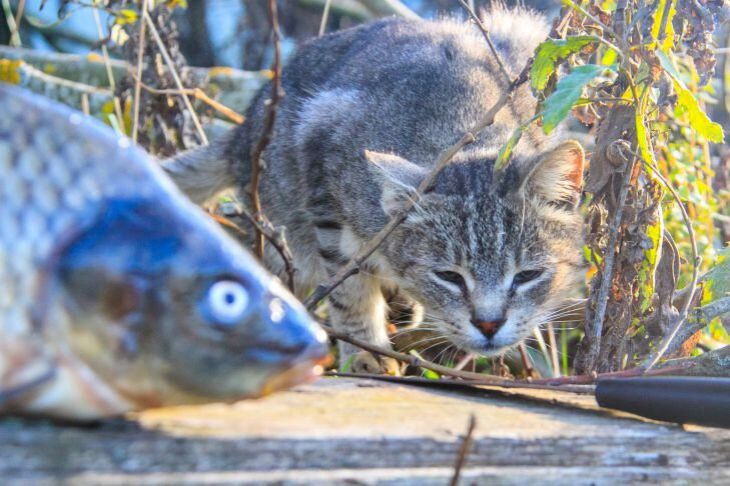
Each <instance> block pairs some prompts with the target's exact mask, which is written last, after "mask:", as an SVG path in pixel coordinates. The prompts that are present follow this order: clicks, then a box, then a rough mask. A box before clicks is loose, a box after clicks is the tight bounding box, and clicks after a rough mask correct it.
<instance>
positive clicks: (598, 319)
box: [584, 156, 636, 371]
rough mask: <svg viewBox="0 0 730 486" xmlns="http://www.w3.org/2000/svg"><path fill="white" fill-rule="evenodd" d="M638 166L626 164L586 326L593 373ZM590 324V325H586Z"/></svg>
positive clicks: (587, 365)
mask: <svg viewBox="0 0 730 486" xmlns="http://www.w3.org/2000/svg"><path fill="white" fill-rule="evenodd" d="M635 165H636V157H635V156H632V160H631V162H629V161H628V160H626V161H625V162H624V170H625V172H624V177H623V179H622V181H621V188H620V189H619V195H618V201H617V207H616V212H615V213H614V214H613V220H612V221H611V226H610V227H609V233H608V244H607V245H606V256H605V259H604V262H603V273H602V274H601V282H600V286H599V288H598V295H597V297H596V299H595V300H594V302H595V303H596V309H595V311H594V314H593V322H592V323H591V324H590V327H588V326H586V334H588V333H589V332H590V336H591V337H590V338H589V339H590V340H589V341H588V345H589V347H588V351H586V354H585V358H584V359H585V366H584V369H585V371H592V370H595V368H596V360H597V359H598V354H599V352H600V349H601V338H602V337H603V321H604V320H605V318H606V307H607V306H608V300H609V292H610V290H611V286H612V282H613V266H614V261H615V259H616V252H617V248H616V246H617V245H618V237H619V228H620V226H621V221H622V219H623V211H624V205H625V204H626V197H627V195H628V193H629V187H630V186H631V175H632V173H633V172H634V167H635ZM586 324H588V323H586ZM584 339H586V338H584Z"/></svg>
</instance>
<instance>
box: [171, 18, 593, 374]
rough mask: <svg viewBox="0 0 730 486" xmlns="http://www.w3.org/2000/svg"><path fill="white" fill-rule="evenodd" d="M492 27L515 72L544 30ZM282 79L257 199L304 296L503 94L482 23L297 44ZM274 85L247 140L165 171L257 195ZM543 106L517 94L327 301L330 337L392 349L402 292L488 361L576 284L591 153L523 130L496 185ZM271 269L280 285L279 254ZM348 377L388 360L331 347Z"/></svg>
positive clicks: (399, 22)
mask: <svg viewBox="0 0 730 486" xmlns="http://www.w3.org/2000/svg"><path fill="white" fill-rule="evenodd" d="M485 22H486V26H487V28H488V29H489V31H490V33H491V38H492V40H493V42H494V44H495V46H496V49H497V50H498V52H499V53H500V57H501V58H502V59H503V60H504V64H505V65H506V67H507V69H508V70H509V71H511V75H512V76H516V75H517V74H518V73H519V72H520V70H521V69H522V68H523V66H524V65H525V63H526V61H527V60H528V58H529V57H530V56H531V55H532V53H533V51H534V49H535V47H536V46H537V44H538V43H539V42H541V41H542V40H544V39H545V38H546V36H547V31H548V29H547V25H546V23H545V21H544V20H543V19H542V18H541V17H539V16H538V15H537V14H535V13H532V12H530V11H528V10H524V9H514V10H508V9H504V8H494V9H492V10H491V12H489V13H488V15H487V18H486V19H485ZM282 83H283V89H284V92H285V96H284V98H283V100H282V102H281V104H280V105H279V107H278V116H277V119H276V124H275V126H274V132H273V138H272V141H271V143H270V145H269V146H268V148H267V149H266V152H265V153H264V156H263V158H264V160H265V163H266V169H265V171H264V173H263V180H262V182H261V198H262V201H263V208H264V211H265V213H266V215H267V216H268V218H269V219H270V220H271V221H272V222H273V223H274V224H275V225H283V226H285V227H286V229H287V235H288V239H289V243H290V246H291V249H292V251H293V253H294V257H295V265H296V268H297V269H298V272H297V274H296V276H297V288H298V289H300V290H301V291H306V290H307V289H311V288H312V287H314V286H315V285H316V284H318V283H321V282H323V281H325V280H326V279H327V278H328V277H329V276H331V275H332V274H333V273H334V272H335V271H336V270H337V269H338V268H340V266H341V265H344V264H345V263H346V262H347V261H348V259H349V258H350V257H352V256H353V255H354V254H355V253H356V252H357V251H358V249H360V248H361V247H362V245H363V244H364V243H365V242H367V241H368V240H370V238H372V237H373V235H375V234H376V233H377V232H378V231H379V230H380V229H381V228H383V226H384V225H385V224H386V223H387V222H388V220H389V218H390V217H391V216H392V215H394V214H396V213H397V212H398V211H400V210H401V208H402V207H403V205H404V203H405V202H406V201H407V200H408V198H410V197H411V195H412V194H413V191H414V188H415V187H417V186H418V184H419V183H420V182H421V181H422V180H423V178H424V177H425V175H426V174H427V173H428V172H429V170H430V168H431V167H432V165H433V163H434V162H435V161H436V159H437V157H438V155H439V153H440V152H441V151H442V150H443V149H445V148H447V147H449V146H450V145H452V144H453V143H454V142H456V141H457V140H459V139H460V138H461V136H462V135H463V134H464V133H465V132H466V131H468V130H471V129H472V128H473V127H474V125H475V124H476V123H477V122H478V121H479V120H480V119H481V118H482V117H483V116H484V114H485V113H486V112H487V111H488V110H489V108H491V107H492V106H493V105H494V103H495V102H496V100H497V99H498V97H499V96H500V94H501V93H502V92H503V91H504V90H505V89H507V85H508V80H507V79H506V77H505V76H504V75H503V74H502V72H501V71H500V68H499V66H498V64H497V62H496V61H495V58H494V56H493V55H492V54H491V52H490V51H489V50H488V49H487V45H486V43H485V41H484V38H483V36H482V33H481V32H480V31H479V30H478V29H477V28H476V26H474V25H472V24H470V23H464V22H458V21H456V20H453V19H445V20H438V21H426V20H406V19H398V18H390V19H385V20H379V21H376V22H372V23H368V24H365V25H361V26H358V27H355V28H351V29H347V30H342V31H339V32H335V33H332V34H329V35H326V36H323V37H320V38H317V39H314V40H311V41H309V42H307V43H305V44H304V45H302V46H301V47H300V48H299V49H298V51H297V52H296V53H295V54H294V55H293V57H292V58H291V60H290V61H289V62H288V64H287V66H286V67H285V68H284V70H283V75H282ZM270 89H271V88H270V86H265V87H263V88H262V89H261V91H260V92H259V94H258V96H257V97H256V98H255V100H254V102H253V104H252V106H251V107H250V108H249V110H248V113H247V115H246V122H245V123H244V124H243V125H242V126H240V127H237V128H235V129H233V130H232V131H230V132H229V133H228V134H227V135H226V136H225V137H223V139H221V140H219V141H218V142H214V143H213V144H212V145H210V146H208V147H204V148H202V149H198V150H193V151H190V152H187V153H184V154H182V155H181V156H179V157H177V158H176V159H173V160H170V161H167V162H166V163H165V164H164V167H165V168H166V170H167V172H168V173H169V174H170V175H171V176H172V178H173V179H174V180H175V181H176V182H177V183H178V185H179V186H180V187H181V188H182V189H183V191H184V192H186V193H187V194H188V195H189V196H190V197H191V198H192V199H193V200H195V201H197V202H199V203H202V202H204V201H206V200H208V199H210V198H212V197H213V196H215V195H216V194H218V193H219V192H221V191H223V190H226V189H229V188H237V189H238V190H239V191H241V190H243V189H244V188H245V187H246V185H247V184H248V183H249V175H250V157H249V154H250V153H251V150H252V147H253V146H254V145H255V144H256V142H257V141H258V139H259V138H260V136H261V132H262V123H263V119H264V116H265V111H266V103H267V100H268V98H269V97H270ZM536 103H537V102H536V100H535V98H534V97H533V96H532V94H531V92H530V91H529V87H528V86H526V85H523V86H521V87H520V88H518V90H517V91H516V92H515V94H514V97H513V98H512V101H510V103H509V104H508V105H507V106H506V107H505V108H504V109H502V111H501V112H500V113H499V115H498V116H497V118H496V122H495V123H494V124H493V125H491V126H490V127H488V128H487V129H486V130H484V131H483V132H482V133H481V134H479V135H478V136H477V139H476V141H475V142H474V143H472V144H471V145H469V146H467V147H466V148H465V149H464V150H462V151H461V152H460V153H458V154H457V155H456V157H455V158H454V160H453V162H452V163H451V164H450V165H449V166H448V167H447V168H446V169H445V170H444V171H443V172H442V173H441V174H440V175H439V177H438V178H437V180H436V182H435V184H434V185H433V187H432V188H431V189H430V190H429V191H428V192H427V193H426V194H425V195H423V197H422V198H420V200H418V202H417V204H416V206H415V208H414V209H413V210H412V211H410V213H409V214H408V217H407V218H406V219H405V221H404V222H403V223H402V224H401V225H400V226H398V227H397V228H396V230H395V231H394V232H393V233H392V234H391V235H390V236H389V237H388V238H387V239H386V240H385V242H384V243H383V244H382V245H381V246H380V247H379V248H378V250H377V251H376V253H375V254H373V255H372V256H371V257H370V258H369V259H368V260H367V261H366V262H365V264H364V265H363V267H362V269H361V271H360V272H359V273H358V274H356V275H354V276H351V277H350V278H349V279H347V280H346V281H345V282H344V283H343V284H342V285H340V286H339V287H338V288H336V289H335V290H334V291H333V292H332V293H331V294H330V295H329V297H328V303H329V317H330V321H331V323H332V325H334V326H335V327H336V328H338V329H340V330H343V331H346V332H347V333H348V334H349V335H351V336H354V337H357V338H360V339H364V340H366V341H368V342H370V343H372V344H375V345H378V346H382V347H388V346H390V343H389V339H388V334H387V332H386V313H387V301H386V299H385V298H384V291H385V292H389V293H396V294H397V295H400V296H402V299H401V300H405V301H406V302H416V303H418V304H419V305H420V306H421V307H422V309H421V312H416V314H418V313H422V314H423V316H424V324H423V325H424V326H427V327H429V326H430V327H432V328H434V329H436V330H437V332H438V333H439V334H441V335H443V336H444V338H445V339H448V340H449V341H451V342H452V343H454V344H455V345H457V346H459V347H461V348H463V349H466V350H470V351H472V352H476V353H481V354H485V355H495V354H498V353H501V352H504V351H505V350H506V349H508V348H509V347H511V346H514V345H515V344H516V343H518V342H520V341H521V340H522V339H524V338H525V337H526V336H527V335H529V334H530V333H531V332H532V330H533V329H534V327H535V326H536V325H538V324H540V323H541V322H544V321H545V320H546V319H548V318H549V314H550V313H551V312H553V311H555V309H556V308H557V307H558V306H559V305H560V304H561V303H562V302H564V300H563V299H564V297H565V296H566V295H567V294H568V293H569V292H570V291H571V289H572V288H574V286H575V283H576V282H577V281H578V280H579V279H580V276H581V267H582V257H581V244H582V243H581V233H582V218H581V216H580V213H579V211H578V210H577V206H578V203H579V200H580V195H581V187H582V181H583V169H584V164H585V159H584V153H583V149H582V148H581V146H580V145H579V144H578V143H577V142H574V141H567V142H563V143H560V144H557V143H556V142H554V141H553V140H551V139H549V138H547V137H545V136H544V135H542V133H541V131H540V128H539V127H534V126H533V127H532V128H530V129H528V130H526V131H525V133H524V135H523V137H522V140H521V141H520V143H519V144H518V145H517V147H516V148H515V150H514V152H513V155H512V162H511V164H510V165H509V166H508V168H507V169H506V170H505V171H504V172H502V173H499V174H498V175H494V174H493V166H494V161H495V158H496V156H497V153H498V150H499V149H500V147H501V146H502V144H503V143H504V142H505V141H506V140H507V139H508V138H509V136H510V134H511V133H512V131H513V130H514V129H515V128H516V127H517V126H518V125H519V124H520V123H521V122H524V121H525V120H528V119H529V118H531V117H532V116H533V115H534V114H535V111H536V106H537V105H536ZM241 200H244V201H245V200H247V198H246V197H245V196H242V197H241ZM266 260H267V263H268V265H269V267H270V269H271V270H272V271H274V272H279V273H280V274H281V273H282V272H283V266H282V262H281V259H280V258H279V256H278V255H277V254H276V252H275V251H274V249H273V248H271V245H268V246H267V254H266ZM352 356H354V359H352V358H351V357H352ZM340 363H341V364H344V363H348V366H349V367H350V369H351V370H353V371H383V370H390V371H392V362H390V361H389V360H383V361H382V362H376V361H374V359H373V357H372V356H370V355H368V354H366V353H359V352H358V349H357V348H355V347H353V346H351V345H349V344H347V343H340Z"/></svg>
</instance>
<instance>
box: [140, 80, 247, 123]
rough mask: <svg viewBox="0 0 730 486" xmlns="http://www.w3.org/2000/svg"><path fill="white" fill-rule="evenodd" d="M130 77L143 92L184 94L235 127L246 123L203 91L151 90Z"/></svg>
mask: <svg viewBox="0 0 730 486" xmlns="http://www.w3.org/2000/svg"><path fill="white" fill-rule="evenodd" d="M131 76H132V78H133V79H134V80H135V82H138V83H139V85H140V87H141V88H143V89H144V90H145V91H148V92H150V93H152V94H157V95H176V96H179V95H180V94H183V93H184V94H186V95H188V96H192V97H193V98H195V99H196V100H198V101H200V102H202V103H205V104H206V105H208V106H210V107H211V108H213V109H214V110H215V111H217V112H219V113H221V114H222V115H223V116H225V117H226V118H228V119H229V120H231V121H232V122H233V123H235V124H237V125H241V124H242V123H243V122H244V121H246V117H244V116H243V115H241V114H240V113H238V112H236V111H234V110H232V109H231V108H229V107H227V106H226V105H224V104H223V103H221V102H219V101H216V100H214V99H213V98H211V97H210V96H208V94H207V93H206V92H205V91H203V90H202V89H201V88H185V89H158V88H153V87H152V86H149V85H147V84H145V83H143V82H142V81H141V80H140V79H139V78H137V77H136V76H135V75H134V74H132V75H131Z"/></svg>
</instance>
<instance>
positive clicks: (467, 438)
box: [449, 414, 477, 486]
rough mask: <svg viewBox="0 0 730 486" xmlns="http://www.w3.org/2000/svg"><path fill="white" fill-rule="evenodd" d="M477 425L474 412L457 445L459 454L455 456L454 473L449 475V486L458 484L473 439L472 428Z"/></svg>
mask: <svg viewBox="0 0 730 486" xmlns="http://www.w3.org/2000/svg"><path fill="white" fill-rule="evenodd" d="M476 425H477V420H476V418H474V414H471V415H469V424H468V425H467V427H466V434H465V435H464V440H462V441H461V446H460V447H459V454H458V455H457V456H456V464H454V475H453V476H452V477H451V482H450V483H449V484H450V485H451V486H458V485H459V477H460V476H461V470H462V468H463V467H464V464H465V463H466V456H467V455H468V454H469V450H470V449H471V444H472V442H473V440H474V437H473V436H474V428H475V427H476Z"/></svg>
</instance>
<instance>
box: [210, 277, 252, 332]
mask: <svg viewBox="0 0 730 486" xmlns="http://www.w3.org/2000/svg"><path fill="white" fill-rule="evenodd" d="M248 303H249V296H248V292H247V291H246V288H245V287H244V286H243V285H242V284H241V283H240V282H236V281H235V280H219V281H217V282H215V283H213V284H212V285H211V286H210V287H209V288H208V292H207V293H206V295H205V307H206V309H207V310H208V312H209V313H210V317H211V318H213V319H214V320H215V321H217V322H219V323H221V324H236V323H237V322H239V321H240V320H241V319H242V318H243V317H244V316H245V315H246V311H247V309H248Z"/></svg>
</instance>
